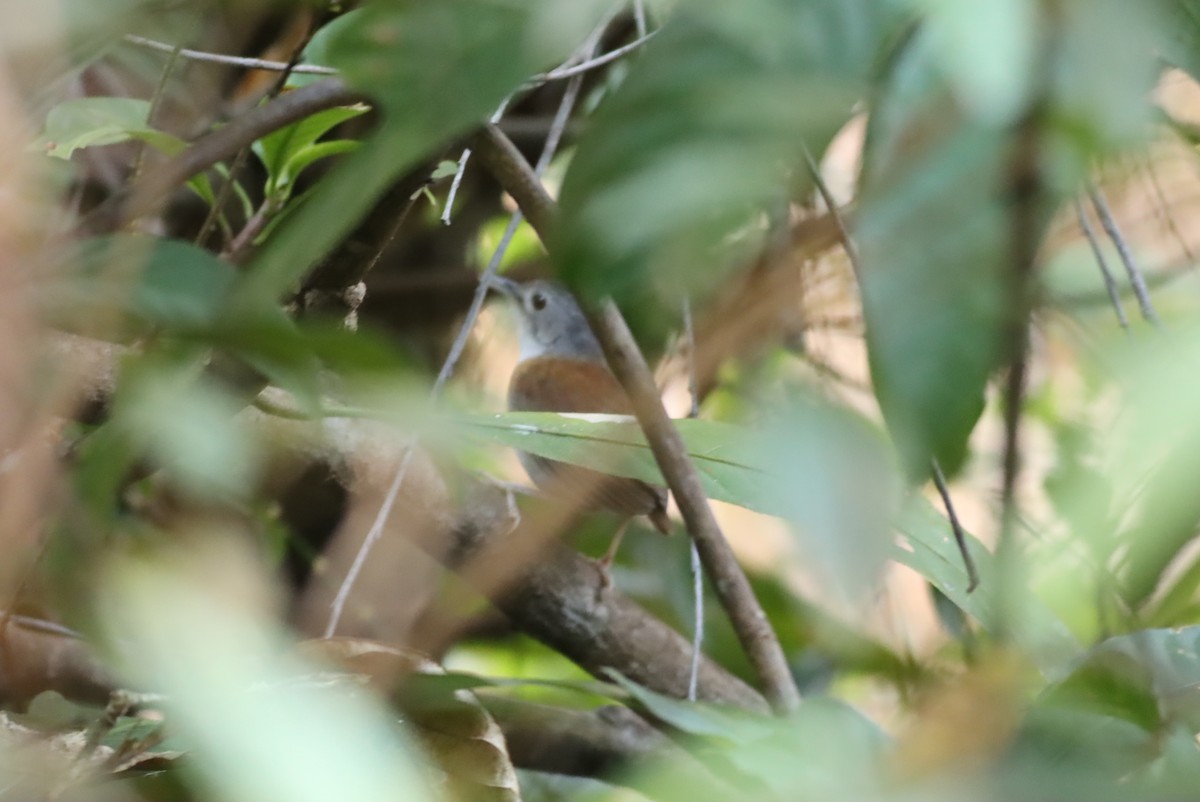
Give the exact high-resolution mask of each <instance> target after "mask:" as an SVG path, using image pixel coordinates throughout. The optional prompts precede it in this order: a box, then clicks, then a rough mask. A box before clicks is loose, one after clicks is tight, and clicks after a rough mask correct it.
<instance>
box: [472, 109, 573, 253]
mask: <svg viewBox="0 0 1200 802" xmlns="http://www.w3.org/2000/svg"><path fill="white" fill-rule="evenodd" d="M471 149H472V150H473V151H474V152H475V155H476V157H477V158H478V159H479V160H480V161H481V162H482V163H483V165H484V167H486V168H487V171H488V172H489V173H491V174H492V175H493V176H495V178H496V180H497V181H499V182H500V186H502V187H504V191H505V192H507V193H508V194H509V195H512V197H513V200H515V201H516V202H517V207H518V208H520V210H521V213H522V214H524V215H525V219H526V220H528V221H529V225H531V226H533V230H534V231H536V232H537V233H538V236H539V237H540V238H541V239H542V242H546V241H547V238H548V237H549V232H550V227H551V226H552V225H553V223H554V217H555V213H556V211H557V208H556V206H555V203H554V199H553V198H551V197H550V195H549V193H547V192H546V188H545V187H543V186H542V182H541V180H540V179H539V178H538V177H537V174H536V173H535V172H534V171H533V168H532V167H530V165H529V162H527V161H525V157H524V156H522V155H521V151H519V150H517V146H516V145H514V144H513V143H512V140H511V139H509V138H508V137H507V136H506V135H505V134H504V132H503V131H501V130H500V129H499V128H497V127H496V126H494V125H490V124H489V125H486V126H484V127H483V129H481V130H480V131H479V133H477V134H476V135H475V136H474V137H472V138H471Z"/></svg>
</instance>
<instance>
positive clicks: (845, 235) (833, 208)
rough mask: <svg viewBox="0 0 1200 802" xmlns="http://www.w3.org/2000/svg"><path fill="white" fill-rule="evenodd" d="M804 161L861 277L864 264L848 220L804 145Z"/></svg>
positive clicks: (855, 269)
mask: <svg viewBox="0 0 1200 802" xmlns="http://www.w3.org/2000/svg"><path fill="white" fill-rule="evenodd" d="M804 160H805V162H807V163H808V172H809V174H810V175H811V176H812V180H813V185H814V186H816V188H817V192H818V193H820V195H821V200H823V201H825V206H826V207H827V208H828V209H829V214H830V215H831V216H832V217H833V222H834V224H835V225H836V226H837V230H838V235H839V236H840V237H841V239H842V247H843V248H844V249H845V250H846V258H847V259H849V260H850V267H851V268H853V269H854V274H855V275H856V276H861V275H862V269H861V268H862V263H861V262H860V261H859V259H858V250H857V248H855V247H854V240H853V239H851V237H850V228H849V226H847V225H846V218H845V217H844V216H843V215H842V212H841V209H840V208H839V207H838V202H837V199H836V198H834V197H833V192H832V191H830V189H829V185H828V184H826V183H825V177H824V176H823V175H821V167H820V165H818V164H817V160H816V159H814V158H813V155H812V152H811V151H809V149H808V145H807V144H805V145H804Z"/></svg>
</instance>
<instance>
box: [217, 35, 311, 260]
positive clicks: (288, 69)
mask: <svg viewBox="0 0 1200 802" xmlns="http://www.w3.org/2000/svg"><path fill="white" fill-rule="evenodd" d="M316 32H317V24H316V22H314V21H313V20H312V19H309V20H308V23H307V25H306V27H305V30H304V36H302V37H301V39H300V41H299V42H298V43H297V44H296V46H295V47H294V48H293V49H292V55H291V57H290V58H289V59H288V61H287V64H286V65H285V67H284V69H283V70H282V71H281V72H280V73H279V75H278V76H277V77H276V78H275V83H274V84H273V85H272V86H271V88H270V90H269V91H268V92H267V95H266V100H267V101H268V102H269V101H272V100H274V99H275V98H277V97H279V93H280V92H282V91H283V90H284V87H286V86H287V82H288V80H289V79H290V78H291V77H292V73H293V72H294V71H295V69H296V67H297V66H298V65H299V63H300V58H301V56H303V55H304V50H305V48H307V47H308V43H309V42H311V41H312V38H313V34H315V33H316ZM249 159H250V144H249V143H247V144H245V145H243V146H242V149H241V150H239V151H238V153H237V156H235V157H234V159H233V161H232V162H231V163H230V165H229V171H228V172H227V173H226V174H225V178H224V180H223V181H222V182H221V186H220V187H219V188H218V189H217V192H216V195H215V197H214V199H213V203H212V208H211V209H209V210H208V216H207V217H206V218H205V219H204V224H203V225H201V226H200V231H199V232H198V233H197V234H196V239H195V243H196V245H202V244H203V243H204V240H205V239H207V238H208V234H209V232H210V231H211V230H212V227H213V226H214V225H216V222H217V218H218V217H220V215H221V209H222V207H224V205H225V201H226V200H227V199H228V198H229V193H230V192H232V191H233V188H234V186H236V185H237V179H238V174H239V173H241V171H242V168H243V167H245V166H246V162H247V161H249ZM264 208H267V207H266V206H264ZM265 223H266V220H265V219H263V220H256V219H254V217H253V216H252V217H251V219H250V220H247V221H246V223H245V224H244V225H243V229H245V228H250V227H251V226H252V225H263V224H265ZM239 238H240V237H239ZM230 250H232V246H231V247H230Z"/></svg>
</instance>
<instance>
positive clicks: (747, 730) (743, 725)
mask: <svg viewBox="0 0 1200 802" xmlns="http://www.w3.org/2000/svg"><path fill="white" fill-rule="evenodd" d="M604 674H605V676H607V677H608V678H609V679H611V680H612V681H613V682H615V683H617V685H620V686H621V687H622V688H624V689H625V690H626V691H628V692H629V695H630V696H631V697H633V699H634V700H635V701H636V702H637V703H638V704H640V705H641V706H643V707H644V708H645V709H646V710H648V711H649V712H650V715H652V716H653V717H654V718H656V719H658V720H659V721H662V722H663V723H665V724H668V725H670V726H671V727H674V728H675V729H677V730H679V731H680V732H685V733H687V734H689V735H698V736H702V737H706V738H716V739H719V740H721V741H726V742H729V743H734V742H738V741H742V740H745V739H751V738H761V737H763V736H764V735H765V734H767V733H768V732H769V731H770V727H769V726H768V725H767V724H766V723H765V722H764V721H762V720H761V719H758V718H755V717H753V716H751V715H750V714H749V713H746V712H744V711H739V710H735V709H734V708H728V709H726V708H720V707H717V706H715V705H710V704H704V703H703V702H687V701H683V700H681V699H672V698H671V697H669V696H663V695H662V694H660V693H657V692H655V691H652V690H650V689H649V688H643V687H642V686H641V685H638V684H637V683H636V682H633V681H632V680H629V679H626V678H625V677H623V676H622V675H621V673H620V672H619V671H615V670H614V669H611V668H609V669H605V671H604Z"/></svg>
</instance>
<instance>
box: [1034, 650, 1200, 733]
mask: <svg viewBox="0 0 1200 802" xmlns="http://www.w3.org/2000/svg"><path fill="white" fill-rule="evenodd" d="M1044 704H1048V705H1055V706H1068V707H1074V708H1082V709H1085V710H1090V711H1093V712H1099V713H1103V714H1105V715H1109V716H1115V717H1118V718H1121V719H1124V720H1126V721H1130V722H1132V723H1134V724H1136V725H1138V726H1139V727H1141V728H1142V729H1144V730H1146V731H1147V732H1150V733H1162V732H1165V731H1166V730H1168V729H1170V728H1173V727H1175V726H1177V725H1182V726H1185V727H1186V728H1187V729H1188V730H1189V731H1190V732H1198V731H1200V627H1184V628H1182V629H1144V630H1139V631H1138V632H1134V633H1131V634H1129V635H1119V636H1117V637H1114V638H1109V639H1108V640H1106V641H1104V642H1103V643H1101V644H1100V645H1098V646H1096V647H1095V648H1093V649H1091V650H1090V651H1088V652H1087V653H1086V654H1085V655H1083V657H1081V658H1080V659H1079V661H1078V662H1077V664H1076V665H1075V667H1074V668H1073V670H1072V671H1071V674H1070V675H1069V676H1068V677H1066V678H1065V679H1064V680H1063V681H1061V682H1059V683H1057V684H1055V685H1054V686H1051V687H1050V688H1048V689H1047V690H1046V692H1045V694H1044Z"/></svg>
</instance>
